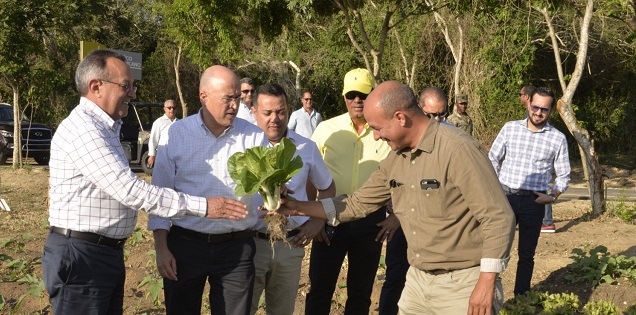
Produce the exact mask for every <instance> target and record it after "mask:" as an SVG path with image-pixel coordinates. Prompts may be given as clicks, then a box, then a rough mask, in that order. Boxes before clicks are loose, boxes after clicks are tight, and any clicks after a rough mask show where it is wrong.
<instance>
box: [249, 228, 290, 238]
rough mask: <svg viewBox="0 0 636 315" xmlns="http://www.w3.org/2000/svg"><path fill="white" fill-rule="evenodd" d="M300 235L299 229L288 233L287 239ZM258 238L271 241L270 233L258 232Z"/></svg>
mask: <svg viewBox="0 0 636 315" xmlns="http://www.w3.org/2000/svg"><path fill="white" fill-rule="evenodd" d="M298 233H300V230H299V229H293V230H291V231H287V238H290V237H293V236H296V235H298ZM256 237H258V238H260V239H264V240H269V233H262V232H256Z"/></svg>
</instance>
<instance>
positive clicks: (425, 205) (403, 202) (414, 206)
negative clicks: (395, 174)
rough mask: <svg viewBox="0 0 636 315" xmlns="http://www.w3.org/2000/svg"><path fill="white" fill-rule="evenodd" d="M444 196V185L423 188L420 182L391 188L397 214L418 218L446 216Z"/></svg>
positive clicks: (394, 209)
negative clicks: (427, 188)
mask: <svg viewBox="0 0 636 315" xmlns="http://www.w3.org/2000/svg"><path fill="white" fill-rule="evenodd" d="M443 196H444V192H443V189H442V187H440V188H437V189H430V190H422V189H421V188H420V186H419V184H417V185H415V184H412V185H411V184H405V185H401V186H398V187H394V188H391V198H392V200H393V211H394V212H395V214H396V215H403V216H406V217H412V218H415V219H416V220H421V219H426V218H435V219H439V218H444V217H445V211H444V210H443V209H444V207H443V203H442V200H443Z"/></svg>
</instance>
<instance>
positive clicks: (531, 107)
mask: <svg viewBox="0 0 636 315" xmlns="http://www.w3.org/2000/svg"><path fill="white" fill-rule="evenodd" d="M551 109H552V108H545V107H541V106H537V105H530V110H531V111H532V112H533V113H536V112H538V111H541V112H543V113H546V114H548V113H549V112H550V110H551Z"/></svg>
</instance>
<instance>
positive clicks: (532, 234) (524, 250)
mask: <svg viewBox="0 0 636 315" xmlns="http://www.w3.org/2000/svg"><path fill="white" fill-rule="evenodd" d="M535 198H536V196H517V195H508V202H510V206H511V207H512V210H513V211H514V213H515V218H516V220H517V224H518V225H519V245H518V248H517V253H518V254H519V262H518V263H517V275H516V278H515V288H514V294H515V295H520V294H524V293H526V292H527V291H530V282H531V281H532V273H533V272H534V254H535V252H536V249H537V244H538V243H539V235H540V234H541V224H542V223H543V216H544V214H545V205H542V204H538V203H536V202H535V201H534V199H535Z"/></svg>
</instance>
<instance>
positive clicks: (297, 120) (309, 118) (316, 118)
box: [287, 107, 322, 139]
mask: <svg viewBox="0 0 636 315" xmlns="http://www.w3.org/2000/svg"><path fill="white" fill-rule="evenodd" d="M321 122H322V115H320V113H319V112H317V111H316V110H315V109H314V108H312V109H311V113H307V111H306V110H305V108H303V107H301V108H300V109H298V110H295V111H294V112H293V113H292V114H291V116H290V117H289V123H288V124H287V127H288V128H289V129H291V130H294V131H296V133H297V134H299V135H301V136H303V137H305V138H308V139H311V135H313V134H314V130H316V127H317V126H318V124H319V123H321Z"/></svg>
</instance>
